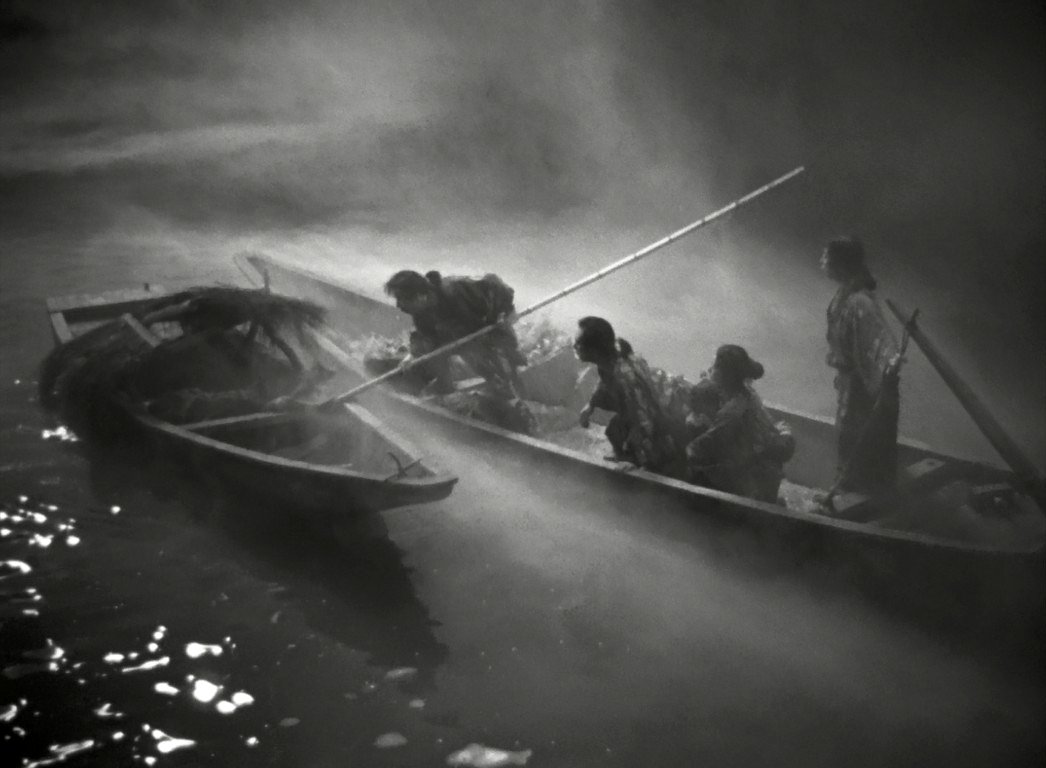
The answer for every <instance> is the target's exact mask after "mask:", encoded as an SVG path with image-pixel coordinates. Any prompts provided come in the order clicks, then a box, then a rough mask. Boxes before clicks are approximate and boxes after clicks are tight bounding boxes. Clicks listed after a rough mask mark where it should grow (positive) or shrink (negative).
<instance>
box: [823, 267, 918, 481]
mask: <svg viewBox="0 0 1046 768" xmlns="http://www.w3.org/2000/svg"><path fill="white" fill-rule="evenodd" d="M867 280H868V279H864V280H861V279H859V280H857V281H855V282H853V283H850V284H847V285H843V286H841V287H840V288H839V291H838V292H837V293H836V295H835V298H833V299H832V303H831V304H830V305H829V306H828V356H827V359H826V361H827V363H828V365H829V366H831V367H832V368H834V369H835V370H836V376H835V389H836V393H837V395H838V405H837V410H836V418H835V426H836V431H837V433H838V451H839V465H838V473H839V474H838V478H837V481H838V482H839V485H840V488H842V489H843V490H855V491H875V490H877V489H881V488H883V487H889V486H891V485H892V484H893V482H894V480H895V477H896V473H897V420H898V415H899V400H900V398H899V391H898V379H897V376H896V374H895V373H888V369H889V366H890V362H891V360H892V359H893V358H894V357H895V356H896V355H897V351H898V350H897V343H896V341H895V340H894V337H893V333H892V332H891V330H890V328H889V326H888V325H887V324H886V319H885V318H884V317H883V314H882V310H881V309H880V308H879V305H878V303H877V302H876V300H875V294H874V292H873V290H872V288H871V287H869V283H868V281H867Z"/></svg>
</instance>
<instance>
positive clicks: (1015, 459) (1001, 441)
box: [886, 299, 1046, 511]
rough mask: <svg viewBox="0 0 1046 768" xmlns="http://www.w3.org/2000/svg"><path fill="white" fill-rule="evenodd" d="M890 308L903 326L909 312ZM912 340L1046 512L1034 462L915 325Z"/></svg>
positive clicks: (893, 307) (1039, 479) (1025, 488)
mask: <svg viewBox="0 0 1046 768" xmlns="http://www.w3.org/2000/svg"><path fill="white" fill-rule="evenodd" d="M886 306H888V307H889V308H890V311H891V312H893V314H894V315H895V316H896V317H897V319H898V320H900V321H901V322H902V323H903V322H904V321H905V320H904V318H905V316H906V315H905V312H904V311H903V310H902V309H901V308H900V307H899V306H898V305H897V304H895V303H894V302H893V301H892V300H890V299H887V300H886ZM911 337H912V339H913V340H914V341H915V343H916V344H917V345H918V346H919V349H921V350H922V351H923V354H924V355H926V359H927V360H929V361H930V365H932V366H933V367H934V369H935V370H936V371H937V373H938V374H940V376H941V378H942V379H944V383H945V384H947V385H948V388H949V389H950V390H951V391H952V393H953V394H954V395H955V397H956V398H957V399H958V400H959V403H960V404H961V405H962V407H963V408H964V409H965V410H966V412H967V413H968V414H970V418H972V419H973V421H974V423H975V424H976V425H977V427H978V428H979V429H980V430H981V432H982V433H983V434H984V436H985V437H986V438H987V439H988V442H989V443H991V444H992V447H993V448H995V450H996V451H998V452H999V455H1000V456H1002V458H1003V460H1004V461H1005V462H1006V463H1007V464H1008V465H1009V466H1010V469H1012V470H1013V472H1014V474H1015V475H1016V476H1017V479H1018V480H1019V481H1020V483H1021V484H1022V485H1023V486H1024V490H1026V491H1027V492H1028V493H1029V495H1030V496H1031V497H1032V498H1034V499H1035V501H1036V503H1037V504H1038V505H1039V507H1040V508H1041V509H1042V510H1043V511H1046V493H1044V486H1043V479H1042V475H1041V474H1040V473H1039V470H1038V469H1037V468H1036V466H1035V465H1034V464H1033V463H1032V460H1031V459H1030V458H1028V456H1027V455H1025V453H1024V451H1022V450H1021V448H1020V446H1018V445H1017V443H1016V442H1014V440H1013V438H1011V437H1010V435H1009V433H1007V432H1006V430H1005V429H1003V427H1002V425H1001V424H999V422H998V421H997V420H996V418H995V417H994V416H992V414H991V413H990V412H989V411H988V408H987V406H985V404H984V402H983V401H982V400H981V399H980V398H979V397H978V396H977V394H976V393H975V392H974V391H973V389H972V388H971V387H970V385H969V384H967V383H966V381H965V380H964V379H963V378H962V376H960V375H959V373H958V371H956V370H955V368H953V367H952V365H951V364H950V363H949V362H948V361H947V360H946V359H945V358H944V355H942V354H941V351H940V350H939V349H938V348H937V345H936V344H934V343H933V342H932V341H931V340H930V339H929V338H928V337H927V336H926V334H925V333H924V332H923V331H922V329H921V328H920V327H919V326H918V325H916V324H915V323H914V322H913V323H912V324H911Z"/></svg>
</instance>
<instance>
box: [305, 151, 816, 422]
mask: <svg viewBox="0 0 1046 768" xmlns="http://www.w3.org/2000/svg"><path fill="white" fill-rule="evenodd" d="M804 170H805V169H804V168H803V167H802V166H799V167H798V168H795V169H793V170H791V171H789V172H788V173H786V174H785V175H784V176H781V177H779V178H776V179H774V180H773V181H771V182H770V183H769V184H764V185H763V186H761V187H759V189H756V190H753V191H752V192H749V193H748V194H747V195H745V196H744V197H740V198H738V199H737V200H734V201H733V202H732V203H730V204H729V205H725V206H723V207H722V208H720V209H719V210H717V211H713V212H712V213H710V214H708V215H707V216H704V217H702V218H700V219H698V220H697V221H695V222H692V223H691V224H687V225H686V226H685V227H683V228H682V229H678V230H676V231H675V232H673V233H672V234H670V235H666V236H665V237H663V238H661V239H660V240H658V241H656V242H653V243H651V244H650V245H648V246H646V247H645V248H641V249H639V250H638V251H636V252H635V253H631V254H629V255H628V256H625V257H624V258H621V259H618V260H617V261H615V262H613V263H612V264H608V265H607V266H605V267H603V268H602V269H600V270H599V271H598V272H593V273H592V274H590V275H588V276H587V277H584V278H582V279H580V280H578V281H577V282H575V283H571V284H570V285H568V286H567V287H566V288H564V289H562V290H560V291H557V292H556V293H553V294H552V295H550V296H547V297H545V298H544V299H542V300H541V301H539V302H537V303H536V304H531V305H530V306H529V307H527V308H526V309H524V310H523V311H521V312H518V313H516V314H515V315H514V316H513V317H511V318H506V320H504V321H502V322H496V323H491V324H490V325H486V326H483V327H482V328H480V329H479V330H477V331H473V332H472V333H470V334H468V335H466V336H462V337H461V338H460V339H457V340H455V341H452V342H450V343H449V344H445V345H443V346H442V347H440V348H439V349H436V350H433V351H432V352H428V353H426V354H424V355H421V356H420V357H416V358H414V359H412V360H410V361H408V362H407V363H405V364H403V365H400V366H399V367H397V368H393V369H392V370H391V371H388V372H387V373H383V374H382V375H381V376H378V377H376V378H373V379H371V380H370V381H366V382H364V383H363V384H360V385H359V386H357V387H354V388H353V389H350V390H348V391H347V392H343V393H342V394H340V395H336V396H334V397H332V398H330V399H329V400H328V401H327V402H326V403H324V405H327V404H331V403H335V402H345V401H347V400H351V399H352V398H354V397H356V396H357V395H360V394H362V393H363V392H366V391H367V390H369V389H373V388H374V387H376V386H378V385H379V384H382V383H384V382H386V381H388V380H389V379H392V378H394V377H396V376H399V375H401V374H403V373H406V372H407V371H409V370H410V369H412V368H414V367H415V366H418V365H422V364H424V363H426V362H428V361H429V360H434V359H436V358H438V357H442V356H443V355H446V354H449V353H451V352H453V351H454V350H455V349H459V348H460V347H463V346H465V345H466V344H468V343H469V342H471V341H474V340H476V339H478V338H480V337H481V336H485V335H486V334H488V333H490V332H491V331H493V330H494V329H495V328H498V327H500V326H501V325H502V324H503V323H509V324H511V323H515V322H516V321H518V320H521V319H523V318H524V317H526V316H527V315H530V314H533V313H534V312H537V311H538V310H539V309H541V308H542V307H546V306H548V305H549V304H551V303H552V302H554V301H559V300H560V299H562V298H563V297H564V296H568V295H570V294H571V293H574V292H575V291H579V290H581V289H582V288H584V287H585V286H587V285H591V284H592V283H594V282H596V281H597V280H602V279H603V278H604V277H606V276H607V275H609V274H611V273H613V272H616V271H617V270H619V269H622V268H624V267H627V266H628V265H629V264H635V263H636V262H637V261H639V260H640V259H642V258H644V257H646V256H649V255H650V254H651V253H653V252H654V251H657V250H659V249H661V248H664V247H665V246H666V245H668V244H670V243H674V242H675V241H676V240H678V239H679V238H681V237H684V236H686V235H689V234H690V233H691V232H694V231H695V230H698V229H700V228H701V227H703V226H705V225H707V224H711V223H712V222H713V221H715V220H716V219H719V218H722V217H723V216H726V215H727V214H728V213H731V212H733V211H736V210H737V209H738V208H741V207H742V206H744V205H747V204H748V203H750V202H751V201H753V200H755V199H756V198H757V197H759V196H760V195H762V194H765V193H766V192H769V191H770V190H771V189H773V188H774V187H779V186H781V185H782V184H784V183H785V182H787V181H789V180H791V179H793V178H795V177H796V176H798V175H799V174H800V173H802V172H803V171H804Z"/></svg>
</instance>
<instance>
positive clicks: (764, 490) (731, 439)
mask: <svg viewBox="0 0 1046 768" xmlns="http://www.w3.org/2000/svg"><path fill="white" fill-rule="evenodd" d="M762 377H763V366H762V364H761V363H758V362H756V361H755V360H753V359H752V358H751V357H749V355H748V351H747V350H746V349H745V348H744V347H740V346H738V345H736V344H725V345H723V346H721V347H720V348H719V349H718V350H717V351H716V356H715V362H714V363H713V364H712V369H711V373H710V375H709V377H708V378H707V379H704V380H702V381H701V382H700V383H698V384H696V385H695V386H694V388H693V389H692V391H691V415H690V416H689V417H688V418H687V428H688V430H689V431H690V436H691V437H692V439H691V441H690V442H689V444H688V445H687V448H686V454H687V463H688V465H689V469H690V481H691V482H693V483H696V484H698V485H707V486H709V487H712V488H718V489H719V490H721V491H726V492H728V493H736V494H738V495H739V496H747V497H748V498H750V499H757V500H759V501H766V502H769V503H771V504H773V503H776V502H777V491H778V488H779V487H780V485H781V480H782V479H783V477H784V471H783V467H784V464H785V462H786V461H788V460H789V459H790V458H792V454H793V453H794V452H795V440H794V438H793V437H792V435H791V432H790V430H789V428H788V425H787V424H785V423H784V422H780V423H778V424H775V423H774V420H773V417H772V416H771V415H770V413H769V412H768V411H767V410H766V408H765V407H764V406H763V402H762V400H761V399H760V398H759V395H758V394H757V393H756V391H755V389H754V387H753V386H752V381H754V380H755V379H760V378H762Z"/></svg>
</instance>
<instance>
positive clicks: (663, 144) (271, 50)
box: [0, 0, 1046, 466]
mask: <svg viewBox="0 0 1046 768" xmlns="http://www.w3.org/2000/svg"><path fill="white" fill-rule="evenodd" d="M2 7H3V10H2V16H0V18H2V38H0V40H2V42H0V45H2V48H0V83H2V89H3V90H2V103H3V107H2V112H0V184H2V187H0V206H2V208H0V216H2V223H0V247H2V277H3V288H2V291H3V292H4V293H5V294H7V299H9V300H13V301H24V302H25V307H26V310H25V311H26V312H29V311H32V308H33V307H34V306H38V299H39V298H40V297H42V296H44V295H47V294H49V293H61V292H69V291H71V290H78V289H79V290H94V289H102V288H110V287H119V286H120V285H128V284H133V283H137V282H141V281H146V280H148V281H153V282H162V281H163V280H164V279H168V280H171V281H175V280H184V279H193V278H196V277H198V278H199V279H201V280H204V279H213V278H214V277H216V276H217V277H231V276H232V274H233V273H232V272H231V271H230V267H229V257H230V256H231V255H232V254H234V253H237V252H239V251H241V250H244V249H255V250H263V251H266V252H267V253H269V254H271V255H273V256H275V257H277V258H285V259H291V260H295V261H298V262H300V263H306V264H309V265H310V266H312V267H313V268H314V269H319V270H328V271H331V272H332V273H336V274H338V275H339V276H340V277H342V278H344V279H346V280H349V281H352V282H354V283H356V284H358V285H361V286H363V287H366V288H369V289H372V290H377V289H378V287H379V286H380V284H381V282H382V280H383V278H385V277H386V276H387V275H388V274H389V272H390V271H392V270H394V269H399V268H401V267H415V268H421V269H429V268H439V269H442V270H443V271H445V272H454V271H458V270H463V271H468V272H477V271H488V270H493V271H497V272H499V273H501V274H502V275H503V276H504V277H505V278H506V279H507V280H509V281H510V282H511V283H512V284H513V285H515V286H516V288H517V294H518V301H517V305H518V306H520V307H522V306H525V305H527V304H529V303H530V302H532V301H534V300H537V299H539V298H541V297H542V296H543V295H544V294H545V293H547V292H549V291H551V290H554V289H556V288H557V287H559V286H560V284H562V283H564V282H566V281H569V280H572V279H575V278H577V277H579V276H581V275H583V274H585V273H586V272H588V271H591V270H593V269H595V268H597V267H599V266H601V265H603V264H604V263H606V262H608V261H610V260H612V259H616V258H618V257H620V256H622V255H624V254H626V253H629V252H631V251H633V250H635V249H637V248H639V247H641V246H642V245H645V244H646V243H647V242H648V241H651V240H654V239H656V238H658V237H660V236H661V235H663V234H665V233H667V232H668V231H671V230H673V229H675V228H677V227H679V226H682V225H684V224H686V223H688V222H689V221H691V220H693V219H696V218H698V217H699V216H701V215H703V214H705V213H707V212H709V211H710V210H712V209H714V208H717V207H719V206H720V205H722V204H724V203H726V202H728V201H730V200H732V199H734V198H736V197H738V196H740V195H742V194H744V193H745V192H747V191H749V190H750V189H751V188H754V187H756V186H759V185H761V184H763V183H765V182H766V181H769V180H770V179H771V178H774V177H776V176H778V175H780V174H782V173H784V172H786V171H788V170H790V169H791V168H792V167H794V166H796V165H800V164H803V165H806V166H807V169H808V170H807V173H806V174H805V175H804V176H803V177H800V179H798V180H796V181H794V182H792V183H790V184H789V185H788V186H786V187H784V188H782V189H780V190H778V191H776V192H774V193H771V194H770V195H768V196H767V197H766V198H764V199H762V200H761V201H759V202H758V203H756V204H755V205H753V206H752V207H750V208H749V209H746V210H745V211H743V212H741V213H739V214H737V215H735V216H733V217H732V218H731V219H730V220H728V221H726V222H722V223H720V224H717V225H715V226H714V227H711V228H709V229H708V230H705V231H704V232H700V233H698V234H696V235H694V236H691V237H690V238H689V239H687V240H684V241H683V242H681V243H679V244H676V245H674V246H672V248H671V249H670V250H666V251H665V252H664V253H662V254H659V255H657V256H654V257H651V259H650V260H649V261H648V262H645V263H643V264H641V265H638V266H635V267H632V268H630V269H629V270H627V271H625V272H622V273H619V274H618V275H617V276H615V277H612V278H610V279H608V280H606V281H605V282H604V283H601V284H598V285H597V286H594V287H592V288H589V289H586V290H585V291H584V292H582V293H580V294H578V295H576V296H575V297H573V298H571V299H570V300H568V301H567V302H564V303H563V305H561V306H559V307H557V309H556V310H555V312H554V315H555V316H556V317H557V318H559V319H562V320H563V321H564V322H569V321H570V319H571V318H573V317H576V316H577V315H578V314H582V313H584V314H587V313H591V312H599V313H603V314H605V315H606V316H607V317H608V318H609V319H610V320H611V321H612V322H613V323H614V324H615V326H616V327H617V328H618V329H619V332H620V333H621V334H622V335H624V336H626V337H628V338H630V339H631V340H632V341H633V343H634V344H635V345H636V346H637V348H638V349H639V350H640V351H641V352H643V353H644V354H645V355H646V356H647V357H648V358H650V359H651V360H652V361H653V362H655V363H658V364H661V365H664V366H667V367H670V368H673V369H675V370H678V371H680V372H683V373H687V374H691V375H693V374H696V373H697V372H698V371H699V370H701V369H702V368H704V367H705V366H707V364H708V363H709V361H710V359H711V357H712V355H713V353H714V349H715V347H716V346H717V345H718V344H720V343H724V342H739V343H742V344H744V345H746V346H747V347H748V348H749V350H750V351H751V352H752V353H753V355H754V356H756V357H757V358H760V359H761V360H762V361H763V362H764V363H765V364H766V367H767V371H768V374H767V377H766V379H765V380H764V382H762V384H761V390H762V391H763V392H764V394H765V395H766V396H767V398H768V399H769V400H771V401H774V402H778V403H782V404H785V405H788V406H792V407H796V408H799V409H803V410H807V411H813V412H817V413H822V414H831V413H832V411H833V408H834V393H833V391H832V388H831V377H830V374H829V372H828V370H827V369H826V368H825V367H824V364H823V353H824V341H823V336H824V308H825V305H826V304H827V302H828V300H829V298H830V296H831V293H832V290H833V287H832V286H831V285H830V284H829V283H827V282H826V281H825V280H824V279H823V278H822V277H821V275H820V274H819V272H818V271H817V257H818V255H819V252H820V250H821V247H822V245H823V243H824V241H825V240H826V239H827V238H829V237H832V236H834V235H837V234H840V233H851V232H852V233H856V234H858V235H860V236H861V237H863V238H864V239H865V241H866V243H867V245H868V248H869V250H870V252H871V254H872V267H873V270H874V271H875V273H876V275H877V276H878V278H879V280H880V283H881V285H882V293H883V294H884V295H886V296H890V297H894V298H896V299H898V300H900V301H901V302H902V303H903V304H904V305H906V306H909V307H914V306H919V307H920V308H922V311H923V321H924V328H926V330H927V331H928V332H929V333H930V334H931V335H932V336H933V337H934V338H935V339H936V340H937V341H938V342H939V345H940V346H941V347H942V348H943V349H944V350H945V351H946V352H947V353H948V354H949V355H950V356H951V357H952V359H953V362H954V363H955V364H956V365H957V366H958V367H959V368H960V370H962V371H963V372H964V373H965V374H967V375H968V377H969V379H970V381H971V383H972V384H973V385H974V386H975V387H976V388H977V389H978V390H979V391H980V392H981V393H982V394H984V396H985V397H986V399H987V400H988V402H989V404H990V406H991V408H992V409H993V410H994V411H995V412H996V413H997V414H998V415H999V417H1000V418H1001V420H1002V421H1003V422H1004V424H1005V425H1006V426H1007V427H1008V428H1009V429H1010V430H1012V431H1013V433H1014V434H1015V436H1016V437H1017V439H1018V441H1019V442H1020V443H1021V444H1022V445H1023V446H1025V447H1026V449H1027V450H1028V451H1029V452H1030V453H1031V454H1032V456H1033V458H1034V460H1035V461H1036V463H1038V464H1039V465H1040V466H1041V465H1043V464H1044V463H1046V428H1044V427H1046V416H1044V408H1043V403H1044V401H1046V358H1044V355H1043V345H1044V341H1046V336H1044V331H1043V327H1044V322H1043V321H1044V320H1046V317H1044V310H1043V301H1042V296H1043V290H1044V288H1046V270H1044V266H1043V264H1044V262H1043V246H1044V238H1043V232H1044V218H1046V216H1044V214H1046V210H1044V207H1046V196H1044V190H1046V142H1044V136H1043V133H1044V130H1046V95H1044V94H1046V87H1044V86H1046V82H1044V80H1046V74H1044V73H1046V47H1044V46H1046V44H1044V42H1043V41H1044V39H1046V37H1044V35H1043V32H1044V26H1046V25H1044V23H1043V21H1044V20H1043V7H1042V4H1041V3H1029V2H1023V3H1009V4H1005V5H1002V6H992V7H987V6H984V5H983V4H979V3H973V2H953V3H939V4H912V3H910V2H908V3H901V2H898V3H892V2H880V3H858V2H850V1H849V0H845V1H844V2H836V3H812V2H787V3H785V2H745V3H736V2H675V3H672V2H638V1H632V2H624V1H620V2H575V3H561V2H559V3H556V2H551V1H549V2H519V1H516V2H497V1H491V0H485V1H483V2H479V1H476V2H469V1H466V0H462V1H459V2H453V3H450V2H432V3H407V2H392V3H390V2H385V1H384V0H383V1H382V2H376V1H375V2H370V1H369V0H363V1H361V2H351V3H338V2H334V1H333V0H320V1H316V2H298V3H286V2H272V1H270V0H260V1H259V0H252V1H251V2H246V1H245V0H241V1H240V2H224V3H221V4H212V3H205V2H170V3H159V2H130V1H128V2H111V1H109V2H56V3H47V4H39V3H21V2H5V3H4V4H3V6H2ZM41 317H42V316H41ZM41 322H42V320H41ZM17 343H18V341H17V338H14V334H5V335H4V348H5V351H4V356H5V357H7V356H8V355H9V354H10V353H11V352H13V351H14V347H13V346H12V345H17ZM905 397H906V400H905V405H904V426H903V428H904V430H905V431H906V432H907V433H909V434H911V435H913V436H915V437H917V438H920V439H923V440H925V441H927V442H931V443H933V444H935V445H937V446H938V447H941V448H946V449H951V450H956V451H959V452H962V453H967V454H976V455H990V453H989V451H988V449H986V448H985V446H984V443H983V440H981V439H980V438H979V436H978V435H977V433H976V430H975V429H974V428H973V427H971V426H970V425H969V422H968V419H966V417H965V416H964V414H963V413H962V411H961V409H960V408H959V407H958V406H957V405H955V403H954V402H953V400H952V398H951V397H950V395H949V394H948V393H947V390H946V389H945V388H944V387H943V385H941V384H940V383H939V381H938V380H937V378H936V377H935V375H934V374H933V372H932V371H931V370H929V369H928V366H927V365H926V363H925V361H923V360H922V359H921V357H920V356H919V355H918V353H914V352H913V354H912V361H911V363H910V365H909V367H908V368H907V369H906V375H905Z"/></svg>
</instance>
